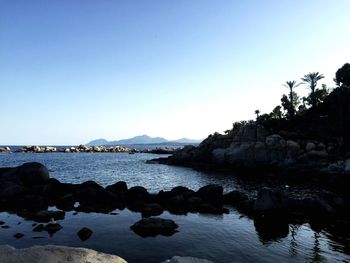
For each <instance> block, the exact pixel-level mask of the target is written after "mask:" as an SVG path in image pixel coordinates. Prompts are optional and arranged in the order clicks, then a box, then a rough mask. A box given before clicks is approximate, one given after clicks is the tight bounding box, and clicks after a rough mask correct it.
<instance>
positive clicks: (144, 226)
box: [130, 217, 178, 237]
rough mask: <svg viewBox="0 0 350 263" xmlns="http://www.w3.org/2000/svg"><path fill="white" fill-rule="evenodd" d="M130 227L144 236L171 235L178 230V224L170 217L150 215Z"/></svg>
mask: <svg viewBox="0 0 350 263" xmlns="http://www.w3.org/2000/svg"><path fill="white" fill-rule="evenodd" d="M130 228H131V229H132V230H133V231H134V232H135V233H136V234H138V235H140V236H142V237H148V236H157V235H163V236H171V235H173V234H175V233H176V232H177V231H176V229H177V228H178V225H177V224H175V222H174V221H172V220H170V219H162V218H158V217H150V218H144V219H141V220H140V221H138V222H136V223H135V224H134V225H132V226H131V227H130Z"/></svg>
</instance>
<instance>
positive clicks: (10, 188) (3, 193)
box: [0, 181, 24, 198]
mask: <svg viewBox="0 0 350 263" xmlns="http://www.w3.org/2000/svg"><path fill="white" fill-rule="evenodd" d="M23 191H24V188H23V186H21V185H18V184H16V183H14V182H9V181H5V182H2V183H1V187H0V198H12V197H15V196H18V195H21V194H22V193H23Z"/></svg>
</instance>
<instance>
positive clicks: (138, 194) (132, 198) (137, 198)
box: [126, 186, 150, 210]
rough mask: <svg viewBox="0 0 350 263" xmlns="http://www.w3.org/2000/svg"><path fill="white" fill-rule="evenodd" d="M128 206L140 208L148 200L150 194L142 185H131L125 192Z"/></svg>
mask: <svg viewBox="0 0 350 263" xmlns="http://www.w3.org/2000/svg"><path fill="white" fill-rule="evenodd" d="M126 200H127V204H128V207H129V208H131V209H136V210H137V209H141V208H142V207H143V205H144V204H145V203H147V202H148V201H149V200H150V194H149V193H148V192H147V190H146V189H145V188H144V187H142V186H134V187H131V188H130V189H129V190H128V191H127V192H126Z"/></svg>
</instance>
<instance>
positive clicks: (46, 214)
mask: <svg viewBox="0 0 350 263" xmlns="http://www.w3.org/2000/svg"><path fill="white" fill-rule="evenodd" d="M65 215H66V213H65V212H64V211H49V210H42V211H38V212H35V213H30V212H29V213H27V214H26V215H25V217H27V218H29V219H31V220H34V221H36V222H49V221H50V220H51V218H53V219H54V220H61V219H64V217H65Z"/></svg>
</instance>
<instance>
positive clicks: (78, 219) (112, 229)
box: [0, 147, 350, 263]
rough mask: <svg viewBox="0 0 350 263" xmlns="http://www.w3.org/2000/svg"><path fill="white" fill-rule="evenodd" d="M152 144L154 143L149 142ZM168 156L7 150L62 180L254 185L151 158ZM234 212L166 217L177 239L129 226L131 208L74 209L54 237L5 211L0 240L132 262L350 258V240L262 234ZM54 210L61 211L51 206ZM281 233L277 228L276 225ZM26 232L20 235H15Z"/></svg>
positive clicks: (293, 232)
mask: <svg viewBox="0 0 350 263" xmlns="http://www.w3.org/2000/svg"><path fill="white" fill-rule="evenodd" d="M146 148H147V147H146ZM158 157H164V155H156V154H144V153H137V154H128V153H0V167H13V166H17V165H21V164H23V163H25V162H33V161H35V162H40V163H42V164H44V165H46V166H47V167H48V169H49V171H50V176H51V177H54V178H57V179H58V180H60V181H61V182H66V183H81V182H84V181H87V180H94V181H96V182H97V183H99V184H101V185H103V186H107V185H109V184H113V183H115V182H117V181H125V182H126V183H127V184H128V186H129V187H132V186H137V185H140V186H143V187H145V188H147V189H148V191H149V192H151V193H157V192H158V191H160V190H170V189H171V188H173V187H175V186H179V185H182V186H186V187H188V188H191V189H193V190H198V189H199V188H200V187H202V186H205V185H207V184H220V185H222V186H223V187H224V190H225V192H228V191H231V190H234V189H242V188H245V187H247V186H246V185H244V184H242V182H240V180H238V179H236V178H237V177H235V176H233V175H232V174H228V173H218V172H203V171H196V170H193V169H191V168H184V167H176V166H168V165H162V164H148V163H146V161H147V160H150V159H153V158H158ZM228 208H229V210H230V213H229V214H224V215H207V214H198V213H189V214H187V215H174V214H170V213H169V212H164V213H163V214H162V215H161V216H160V217H161V218H165V219H172V220H174V221H175V222H176V224H178V225H179V228H178V232H177V233H175V234H174V235H172V236H169V237H168V236H156V237H140V236H138V235H136V234H135V233H134V232H133V231H132V230H131V229H130V226H131V225H133V224H134V223H135V222H137V221H138V220H140V219H141V215H140V213H134V212H132V211H129V210H128V209H124V210H116V211H113V212H112V213H109V214H101V213H83V212H79V213H77V214H76V213H74V212H67V213H66V216H65V219H64V220H60V221H59V223H60V224H61V225H62V226H63V229H61V230H60V231H58V232H56V233H55V234H54V235H53V236H50V235H48V234H47V233H46V232H41V233H37V232H33V231H32V228H33V226H32V224H33V223H34V222H33V221H30V220H24V219H23V218H21V217H19V216H17V215H15V214H10V213H8V212H4V211H0V221H4V222H5V223H6V225H8V226H9V228H7V229H4V228H0V245H4V244H8V245H11V246H13V247H16V248H24V247H29V246H32V245H45V244H54V245H65V246H73V247H85V248H92V249H95V250H98V251H101V252H105V253H111V254H115V255H118V256H121V257H122V258H124V259H125V260H127V261H128V262H149V263H152V262H158V263H159V262H162V261H164V260H166V259H169V258H171V257H173V256H186V257H197V258H202V259H207V260H211V261H213V262H350V246H349V245H350V239H349V238H348V237H349V236H346V235H345V234H344V235H343V233H337V234H334V233H332V232H329V231H327V230H325V229H322V228H317V227H314V226H312V225H310V224H308V223H300V224H293V225H289V226H288V228H287V229H286V231H284V233H283V234H278V233H277V234H276V233H269V234H271V235H269V234H268V235H266V233H262V232H261V230H260V229H259V227H258V226H257V224H256V222H254V220H253V219H250V218H248V217H246V216H245V215H243V214H240V213H239V212H238V211H237V210H235V209H234V208H232V207H228ZM51 209H52V210H55V208H54V207H53V208H51ZM82 227H88V228H90V229H92V230H93V234H92V236H91V237H90V239H88V240H86V241H81V240H80V239H79V237H78V236H77V234H76V233H77V232H78V231H79V230H80V229H81V228H82ZM271 231H272V232H273V231H274V230H273V228H272V230H271ZM17 232H20V233H23V234H24V237H22V238H21V239H15V238H14V237H13V235H14V234H15V233H17Z"/></svg>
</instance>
